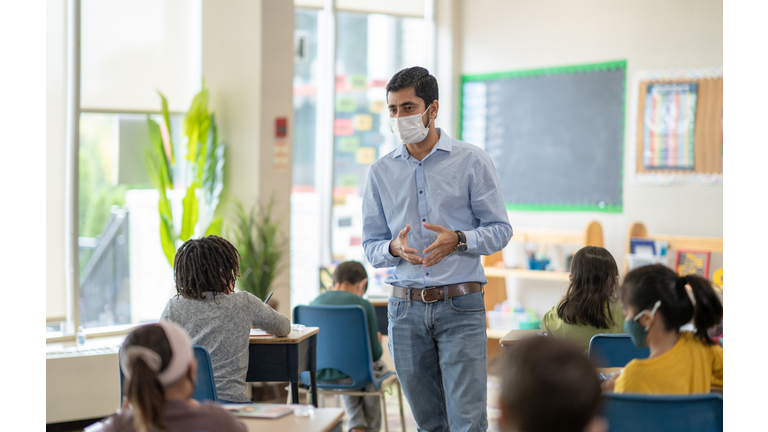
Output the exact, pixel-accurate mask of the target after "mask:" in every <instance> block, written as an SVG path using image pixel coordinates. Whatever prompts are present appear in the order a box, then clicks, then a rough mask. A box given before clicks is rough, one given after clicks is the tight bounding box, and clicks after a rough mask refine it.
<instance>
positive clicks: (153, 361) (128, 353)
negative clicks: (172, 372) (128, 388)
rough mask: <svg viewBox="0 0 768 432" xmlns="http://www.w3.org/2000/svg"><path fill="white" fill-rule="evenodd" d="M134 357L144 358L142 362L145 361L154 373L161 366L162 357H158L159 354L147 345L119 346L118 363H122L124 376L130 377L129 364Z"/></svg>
mask: <svg viewBox="0 0 768 432" xmlns="http://www.w3.org/2000/svg"><path fill="white" fill-rule="evenodd" d="M136 359H142V360H144V363H146V364H147V366H149V368H150V369H152V371H153V372H154V373H157V372H158V371H160V368H161V367H162V366H163V359H162V358H160V354H158V353H156V352H154V351H152V350H151V349H149V348H147V347H143V346H140V345H132V346H129V347H127V348H125V349H123V347H121V348H120V363H122V364H123V365H124V367H123V368H122V369H123V375H125V377H126V378H130V377H131V370H130V364H131V363H132V362H133V361H134V360H136Z"/></svg>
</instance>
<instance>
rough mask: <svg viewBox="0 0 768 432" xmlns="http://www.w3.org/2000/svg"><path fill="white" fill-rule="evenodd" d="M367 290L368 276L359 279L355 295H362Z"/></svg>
mask: <svg viewBox="0 0 768 432" xmlns="http://www.w3.org/2000/svg"><path fill="white" fill-rule="evenodd" d="M367 290H368V278H365V279H363V280H361V281H360V283H358V284H357V295H359V296H360V297H362V296H363V294H365V292H366V291H367Z"/></svg>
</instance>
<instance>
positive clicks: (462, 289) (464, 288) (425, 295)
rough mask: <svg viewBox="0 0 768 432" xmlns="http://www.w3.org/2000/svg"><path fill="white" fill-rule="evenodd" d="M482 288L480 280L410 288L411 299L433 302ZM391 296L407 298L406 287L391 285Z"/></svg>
mask: <svg viewBox="0 0 768 432" xmlns="http://www.w3.org/2000/svg"><path fill="white" fill-rule="evenodd" d="M482 290H483V285H482V284H481V283H480V282H467V283H463V284H458V285H448V286H439V287H427V288H423V289H422V288H413V289H411V300H416V301H423V302H424V303H434V302H436V301H438V300H445V298H446V294H447V296H448V298H451V297H459V296H463V295H467V294H471V293H474V292H479V291H482ZM392 296H394V297H397V298H402V299H407V298H408V288H401V287H398V286H393V287H392Z"/></svg>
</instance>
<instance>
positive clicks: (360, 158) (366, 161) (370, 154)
mask: <svg viewBox="0 0 768 432" xmlns="http://www.w3.org/2000/svg"><path fill="white" fill-rule="evenodd" d="M355 160H356V162H357V163H359V164H360V165H370V164H372V163H374V162H376V149H375V148H373V147H361V148H359V149H358V150H357V154H356V155H355Z"/></svg>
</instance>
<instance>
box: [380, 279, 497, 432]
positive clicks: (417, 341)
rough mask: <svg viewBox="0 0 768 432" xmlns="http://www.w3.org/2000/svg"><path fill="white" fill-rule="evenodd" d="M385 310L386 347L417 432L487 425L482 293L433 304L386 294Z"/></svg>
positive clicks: (477, 428)
mask: <svg viewBox="0 0 768 432" xmlns="http://www.w3.org/2000/svg"><path fill="white" fill-rule="evenodd" d="M408 291H409V297H410V291H411V290H410V289H409V290H408ZM387 314H388V316H389V327H388V331H389V352H390V353H391V354H392V360H393V362H394V365H395V371H396V372H397V377H398V378H399V379H400V383H401V385H402V387H403V393H404V394H405V397H406V399H407V400H408V404H409V405H410V406H411V411H412V412H413V416H414V418H415V419H416V424H417V425H418V429H419V431H430V432H439V431H446V432H447V431H449V430H450V431H451V432H465V431H467V432H468V431H485V430H487V429H488V418H487V413H486V404H487V390H488V387H487V386H488V369H487V363H486V361H487V360H486V358H487V355H488V354H487V336H486V332H485V329H486V321H485V303H484V300H483V293H481V292H476V293H471V294H467V295H463V296H460V297H452V298H449V299H445V300H444V301H437V302H435V303H424V302H422V301H411V300H407V299H401V298H397V297H390V298H389V304H388V305H387ZM449 425H450V426H449Z"/></svg>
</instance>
